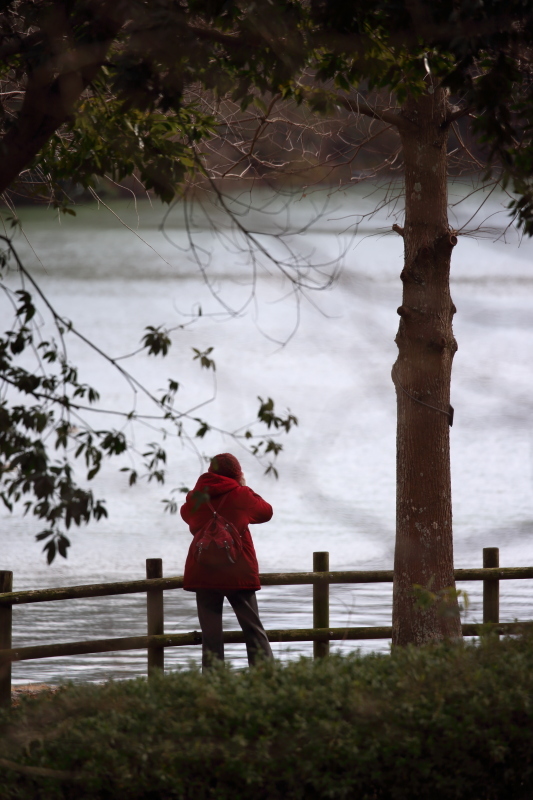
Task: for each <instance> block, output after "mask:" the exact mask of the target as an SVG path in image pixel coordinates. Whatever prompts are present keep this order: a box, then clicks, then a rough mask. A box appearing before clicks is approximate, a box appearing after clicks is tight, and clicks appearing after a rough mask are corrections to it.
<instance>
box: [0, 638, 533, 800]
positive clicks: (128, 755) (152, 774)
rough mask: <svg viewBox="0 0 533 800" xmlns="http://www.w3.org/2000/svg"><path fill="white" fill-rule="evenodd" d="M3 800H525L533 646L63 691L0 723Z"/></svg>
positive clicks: (530, 788)
mask: <svg viewBox="0 0 533 800" xmlns="http://www.w3.org/2000/svg"><path fill="white" fill-rule="evenodd" d="M0 722H1V728H0V757H2V758H4V759H9V760H11V761H13V762H16V763H17V764H19V765H22V766H24V765H26V766H28V765H29V766H33V767H39V768H41V769H42V768H49V769H53V770H58V771H62V772H65V771H67V772H70V773H74V775H70V776H68V775H67V776H65V775H64V774H63V775H61V774H58V775H53V776H51V777H46V776H43V775H29V774H25V773H22V772H18V771H15V770H13V769H8V768H5V767H1V766H0V797H1V798H2V800H15V798H16V799H17V800H39V799H41V798H42V800H56V798H57V799H59V798H76V800H85V799H86V798H87V799H88V798H98V799H99V800H100V798H102V799H105V798H114V800H134V799H135V800H137V799H139V800H141V798H142V800H151V799H152V798H153V799H154V800H155V799H156V798H161V800H174V798H176V799H177V798H180V799H183V800H208V798H209V799H212V800H299V798H302V799H303V798H305V799H306V800H308V799H309V800H311V799H313V800H314V798H321V799H322V798H330V799H331V800H341V799H343V798H346V799H347V800H348V799H350V800H352V798H353V800H376V799H377V798H380V799H381V798H390V799H391V800H418V799H420V800H452V799H453V800H463V799H464V800H467V799H468V800H495V798H498V800H500V799H501V800H504V798H505V800H507V799H509V800H522V799H523V800H526V798H527V799H528V800H530V798H531V797H533V735H532V734H533V730H532V723H533V639H531V638H520V639H514V640H511V639H509V640H504V641H498V640H497V639H487V640H486V641H484V642H482V643H481V644H478V645H439V646H433V647H426V648H420V649H412V648H407V649H403V650H397V651H395V652H394V653H393V654H392V655H390V656H388V655H387V656H385V655H370V656H364V657H363V656H353V657H340V656H332V657H330V658H329V659H324V660H322V661H319V662H312V661H309V660H305V659H302V660H300V661H297V662H292V663H289V664H285V665H280V664H273V665H269V664H266V665H264V666H261V667H259V668H256V669H253V670H250V671H242V672H237V671H233V670H231V669H224V668H220V669H216V670H213V671H212V673H211V674H209V675H207V676H202V675H201V674H199V673H198V672H197V671H196V670H195V669H191V670H184V671H180V672H176V673H173V674H170V675H167V676H166V677H161V678H158V679H154V680H153V681H151V682H150V683H148V682H146V681H145V680H134V681H123V682H117V683H114V682H111V683H107V684H105V685H99V686H96V685H83V686H79V685H69V686H67V687H65V689H64V690H62V691H61V692H59V693H58V694H57V695H55V696H54V697H53V698H49V699H42V700H37V701H36V700H33V701H27V702H25V703H23V704H22V706H21V707H20V708H19V709H15V710H13V711H11V712H5V713H4V714H3V716H2V717H1V720H0Z"/></svg>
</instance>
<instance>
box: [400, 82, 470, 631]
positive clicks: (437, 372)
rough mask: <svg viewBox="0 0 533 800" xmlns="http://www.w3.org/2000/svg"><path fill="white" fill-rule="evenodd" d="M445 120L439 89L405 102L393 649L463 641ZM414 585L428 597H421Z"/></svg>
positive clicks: (451, 240)
mask: <svg viewBox="0 0 533 800" xmlns="http://www.w3.org/2000/svg"><path fill="white" fill-rule="evenodd" d="M431 88H434V87H431ZM446 111H447V100H446V94H445V92H444V91H443V90H442V89H439V88H436V87H435V88H434V91H433V93H431V94H430V93H428V94H426V95H424V96H422V97H418V98H410V99H409V100H408V101H407V102H406V104H405V106H404V108H403V113H402V116H403V117H404V119H407V120H410V122H411V123H412V124H411V125H409V126H408V127H403V126H402V129H401V130H400V135H401V138H402V145H403V153H404V163H405V226H404V229H403V236H404V245H405V265H404V269H403V271H402V274H401V278H402V281H403V299H402V305H401V306H400V308H399V309H398V314H399V315H400V325H399V329H398V334H397V336H396V344H397V345H398V351H399V352H398V358H397V360H396V363H395V364H394V367H393V370H392V378H393V381H394V384H395V387H396V396H397V407H398V428H397V506H396V526H397V527H396V550H395V558H394V594H393V621H392V624H393V644H394V645H406V644H415V645H421V644H424V643H426V642H432V641H437V640H439V639H443V638H445V637H452V638H456V637H460V636H461V626H460V619H459V612H458V605H457V598H456V596H455V593H454V590H455V584H454V575H453V535H452V502H451V480H450V439H449V431H450V425H451V422H452V421H453V420H452V416H451V414H452V413H453V412H451V409H450V380H451V370H452V361H453V356H454V353H455V351H456V350H457V343H456V341H455V339H454V336H453V330H452V319H453V315H454V313H455V307H454V305H453V303H452V299H451V296H450V285H449V275H450V257H451V252H452V249H453V247H454V245H455V244H456V241H457V240H456V238H455V236H454V235H453V233H452V232H451V231H450V228H449V225H448V215H447V156H446V152H447V138H448V136H447V124H446ZM396 229H397V230H398V231H399V232H402V231H401V229H399V228H396ZM417 585H418V586H420V587H423V590H422V592H418V596H417V594H416V590H415V589H414V587H415V586H417ZM447 589H450V591H449V592H447V591H446V590H447ZM424 590H426V591H424Z"/></svg>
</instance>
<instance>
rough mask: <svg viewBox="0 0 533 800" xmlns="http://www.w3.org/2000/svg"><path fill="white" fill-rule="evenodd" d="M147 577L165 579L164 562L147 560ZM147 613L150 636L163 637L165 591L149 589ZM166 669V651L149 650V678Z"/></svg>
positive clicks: (159, 648)
mask: <svg viewBox="0 0 533 800" xmlns="http://www.w3.org/2000/svg"><path fill="white" fill-rule="evenodd" d="M146 577H147V578H162V577H163V560H162V559H161V558H147V559H146ZM146 613H147V621H148V636H158V635H162V634H163V633H164V632H165V630H164V628H165V619H164V612H163V590H162V589H148V591H147V592H146ZM164 669H165V650H164V648H163V647H149V648H148V677H149V678H150V677H151V676H153V675H155V673H156V671H157V670H161V671H164Z"/></svg>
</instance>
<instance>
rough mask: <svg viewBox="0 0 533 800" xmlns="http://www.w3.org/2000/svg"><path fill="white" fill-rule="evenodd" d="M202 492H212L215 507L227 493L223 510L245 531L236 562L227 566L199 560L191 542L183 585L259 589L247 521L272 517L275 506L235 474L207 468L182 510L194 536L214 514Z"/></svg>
mask: <svg viewBox="0 0 533 800" xmlns="http://www.w3.org/2000/svg"><path fill="white" fill-rule="evenodd" d="M202 495H205V496H207V495H209V498H210V500H209V502H210V503H211V505H212V506H213V508H214V509H215V511H216V510H217V508H218V507H219V505H220V503H221V501H222V499H223V497H225V496H226V495H228V496H227V498H226V499H225V500H224V504H223V506H222V510H221V512H220V513H221V514H222V516H223V517H225V518H226V519H227V520H228V521H229V522H232V523H233V524H234V525H235V527H236V528H237V530H238V531H239V533H240V534H241V535H242V554H241V556H240V558H239V559H238V561H237V563H236V564H229V563H228V566H227V567H224V568H222V569H213V568H212V567H209V566H205V565H204V564H199V563H198V562H197V561H196V559H195V557H194V552H193V547H192V544H191V547H190V548H189V553H188V555H187V560H186V562H185V573H184V576H183V588H184V589H186V590H187V591H189V592H195V591H196V590H197V589H220V590H222V591H228V592H230V591H235V590H236V589H255V590H257V589H260V588H261V584H260V583H259V568H258V566H257V557H256V555H255V549H254V543H253V541H252V537H251V535H250V531H249V530H248V525H249V524H251V523H258V522H268V520H269V519H271V517H272V506H271V505H269V504H268V503H267V502H265V500H263V498H262V497H259V495H258V494H256V493H255V492H253V491H252V490H251V489H249V488H248V486H241V485H240V484H239V483H237V481H236V480H234V479H233V478H227V477H226V476H225V475H217V474H216V473H213V472H206V473H204V474H203V475H200V477H199V478H198V481H197V482H196V486H195V487H194V489H193V490H192V492H189V494H188V495H187V499H186V501H185V503H184V505H183V506H182V507H181V510H180V513H181V516H182V518H183V519H184V520H185V522H186V523H187V524H188V525H189V528H190V531H191V533H192V535H193V536H194V534H195V533H196V532H197V531H198V530H199V529H200V528H201V527H202V526H203V525H205V524H206V522H208V521H209V518H210V517H211V511H210V510H209V506H208V505H207V502H205V501H204V502H203V503H202ZM198 503H200V505H198ZM196 506H198V507H197V508H196Z"/></svg>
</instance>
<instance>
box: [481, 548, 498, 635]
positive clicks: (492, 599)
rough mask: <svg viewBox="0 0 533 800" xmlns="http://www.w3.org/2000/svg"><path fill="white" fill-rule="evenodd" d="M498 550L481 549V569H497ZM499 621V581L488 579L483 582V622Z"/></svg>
mask: <svg viewBox="0 0 533 800" xmlns="http://www.w3.org/2000/svg"><path fill="white" fill-rule="evenodd" d="M499 566H500V550H499V548H498V547H484V548H483V567H484V568H487V567H499ZM499 621H500V581H499V580H498V578H490V579H488V580H484V581H483V622H495V623H498V622H499Z"/></svg>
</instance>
